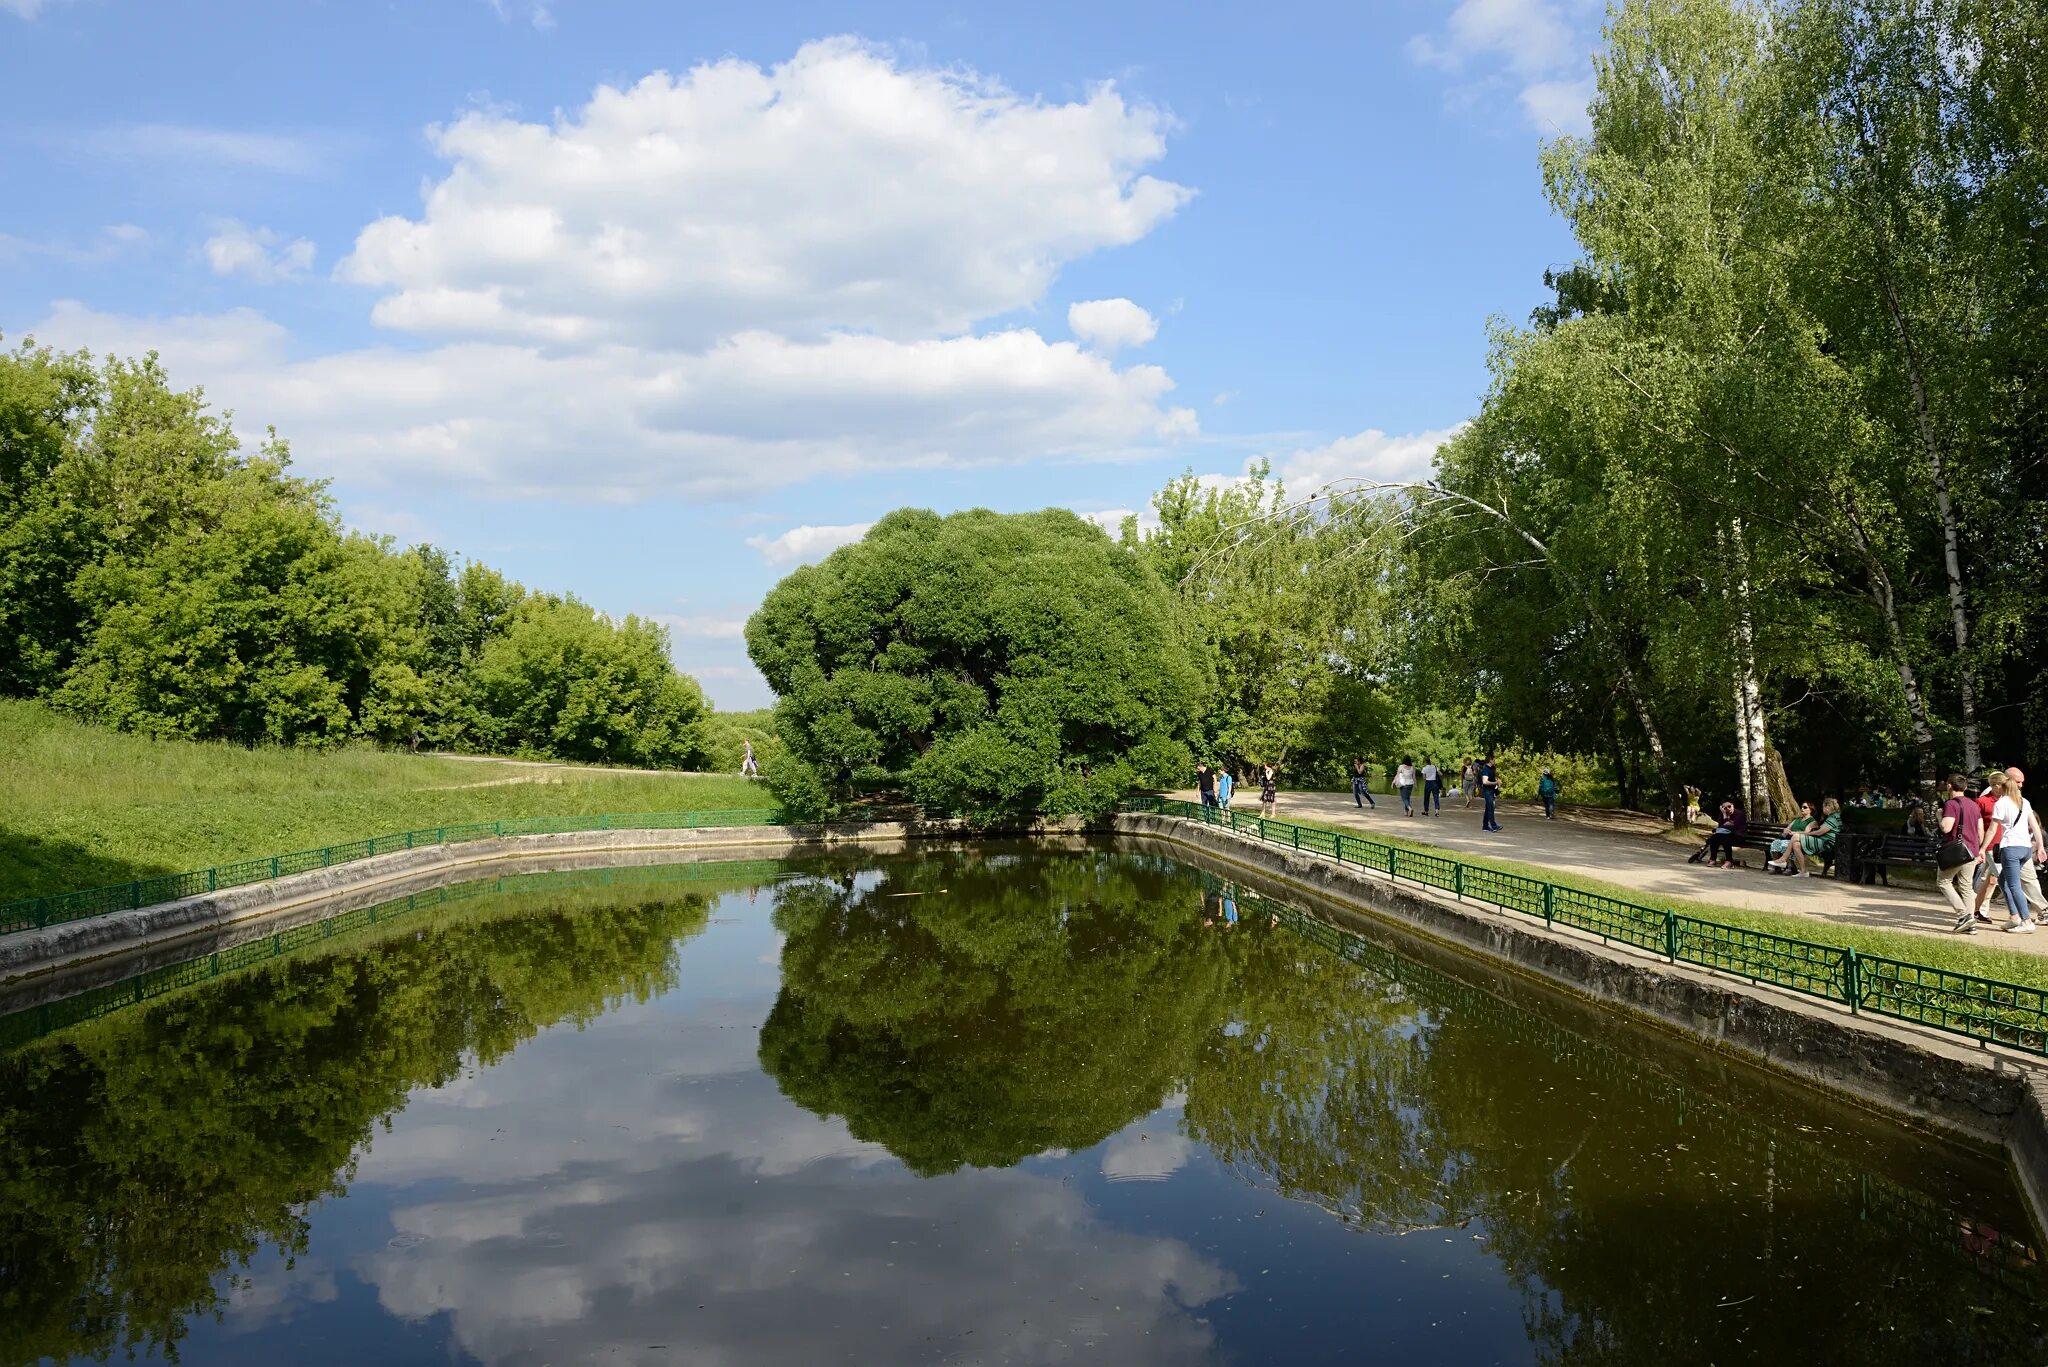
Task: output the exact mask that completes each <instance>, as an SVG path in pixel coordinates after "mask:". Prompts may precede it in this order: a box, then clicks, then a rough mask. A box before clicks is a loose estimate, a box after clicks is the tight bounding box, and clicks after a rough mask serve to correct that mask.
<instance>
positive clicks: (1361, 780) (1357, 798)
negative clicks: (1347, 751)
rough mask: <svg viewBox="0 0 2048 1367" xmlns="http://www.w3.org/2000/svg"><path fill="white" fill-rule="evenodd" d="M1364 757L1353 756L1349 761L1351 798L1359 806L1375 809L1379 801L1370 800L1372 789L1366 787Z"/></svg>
mask: <svg viewBox="0 0 2048 1367" xmlns="http://www.w3.org/2000/svg"><path fill="white" fill-rule="evenodd" d="M1365 774H1366V769H1365V757H1364V756H1363V755H1359V756H1354V757H1353V759H1352V761H1351V800H1352V802H1354V803H1356V804H1357V805H1358V806H1360V807H1372V808H1374V809H1377V808H1378V807H1379V805H1380V804H1379V803H1377V802H1374V801H1373V800H1372V791H1371V789H1369V788H1368V787H1366V782H1365Z"/></svg>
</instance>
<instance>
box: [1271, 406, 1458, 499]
mask: <svg viewBox="0 0 2048 1367" xmlns="http://www.w3.org/2000/svg"><path fill="white" fill-rule="evenodd" d="M1462 430H1464V424H1463V423H1459V424H1456V425H1454V426H1451V427H1441V428H1437V429H1436V430H1434V431H1429V432H1411V433H1408V434H1406V435H1403V436H1388V435H1387V434H1386V433H1385V432H1382V431H1380V430H1379V429H1378V428H1368V429H1367V430H1366V431H1363V432H1360V433H1358V434H1357V435H1355V436H1349V437H1339V438H1338V439H1337V440H1336V441H1333V442H1329V443H1327V444H1325V445H1322V446H1315V447H1310V448H1308V449H1306V450H1300V451H1295V452H1293V453H1291V454H1289V455H1286V456H1283V457H1277V458H1275V459H1274V461H1273V471H1274V473H1275V474H1277V475H1278V476H1279V477H1280V480H1281V482H1282V483H1283V484H1285V485H1286V486H1287V491H1288V494H1289V496H1290V497H1293V498H1301V497H1305V496H1307V495H1309V494H1312V493H1314V492H1316V491H1317V490H1318V489H1321V488H1324V487H1325V486H1327V485H1330V484H1335V483H1337V482H1339V481H1343V480H1365V481H1368V482H1374V483H1388V484H1397V483H1403V482H1407V481H1411V480H1420V479H1427V478H1429V475H1430V472H1431V471H1432V469H1433V468H1434V465H1435V458H1436V451H1437V448H1438V447H1440V446H1442V445H1443V444H1444V443H1445V442H1447V441H1449V440H1450V439H1451V438H1452V437H1454V436H1456V435H1457V434H1458V433H1459V432H1460V431H1462Z"/></svg>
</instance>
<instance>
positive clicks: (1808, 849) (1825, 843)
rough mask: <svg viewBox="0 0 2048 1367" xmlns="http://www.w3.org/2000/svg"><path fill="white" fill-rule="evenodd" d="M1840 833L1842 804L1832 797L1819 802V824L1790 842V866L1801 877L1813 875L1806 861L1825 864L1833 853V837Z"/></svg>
mask: <svg viewBox="0 0 2048 1367" xmlns="http://www.w3.org/2000/svg"><path fill="white" fill-rule="evenodd" d="M1841 833H1842V804H1841V803H1839V802H1837V801H1835V800H1834V799H1833V798H1829V799H1827V800H1826V801H1825V802H1823V803H1821V804H1820V824H1819V825H1818V826H1814V827H1812V828H1811V830H1809V831H1808V832H1806V833H1803V834H1802V835H1800V837H1799V839H1798V840H1796V841H1794V842H1793V843H1792V847H1791V850H1790V854H1791V855H1792V868H1793V870H1794V871H1795V872H1796V873H1798V874H1799V875H1800V876H1801V877H1803V878H1811V877H1813V870H1812V869H1809V868H1808V867H1806V865H1807V861H1808V860H1812V859H1818V860H1820V862H1821V863H1822V864H1823V865H1825V864H1826V863H1827V862H1828V860H1830V859H1832V858H1833V857H1834V854H1835V839H1836V837H1837V836H1839V835H1841Z"/></svg>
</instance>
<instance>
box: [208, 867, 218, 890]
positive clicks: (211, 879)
mask: <svg viewBox="0 0 2048 1367" xmlns="http://www.w3.org/2000/svg"><path fill="white" fill-rule="evenodd" d="M206 890H207V891H208V892H218V891H220V868H219V866H217V865H216V866H215V867H213V868H210V869H208V870H207V871H206Z"/></svg>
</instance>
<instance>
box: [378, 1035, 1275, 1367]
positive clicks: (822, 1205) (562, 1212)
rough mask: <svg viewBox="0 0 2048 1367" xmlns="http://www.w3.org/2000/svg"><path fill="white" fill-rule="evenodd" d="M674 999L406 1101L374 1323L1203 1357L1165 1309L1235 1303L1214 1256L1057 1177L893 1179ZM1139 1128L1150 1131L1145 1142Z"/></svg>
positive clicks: (563, 1341)
mask: <svg viewBox="0 0 2048 1367" xmlns="http://www.w3.org/2000/svg"><path fill="white" fill-rule="evenodd" d="M673 1005H675V1003H671V1004H670V1005H669V1007H668V1008H667V1009H650V1010H635V1011H626V1012H621V1013H619V1014H617V1015H615V1016H612V1017H609V1018H606V1020H604V1021H602V1022H600V1023H599V1024H600V1025H601V1026H603V1027H605V1028H604V1029H603V1033H602V1038H599V1039H593V1038H592V1037H591V1035H590V1034H589V1033H587V1032H586V1033H585V1034H583V1035H582V1036H578V1035H577V1034H576V1033H574V1032H554V1033H552V1034H549V1035H544V1036H542V1037H541V1038H539V1039H536V1040H533V1041H530V1042H529V1043H528V1044H526V1045H524V1046H522V1048H521V1049H520V1050H519V1051H518V1053H517V1054H515V1055H514V1056H512V1057H511V1058H508V1059H506V1060H503V1061H502V1062H501V1063H500V1064H499V1065H498V1066H496V1067H494V1068H491V1069H487V1070H485V1071H484V1072H483V1073H482V1074H481V1076H480V1078H478V1079H475V1080H471V1081H466V1082H464V1083H463V1084H462V1085H460V1086H452V1087H450V1088H443V1089H440V1090H439V1091H430V1092H422V1093H420V1094H418V1095H417V1096H415V1097H414V1098H413V1100H412V1102H411V1105H410V1106H409V1107H408V1109H407V1111H406V1113H405V1116H404V1118H403V1121H402V1122H401V1123H400V1124H399V1125H397V1126H396V1128H395V1129H394V1130H393V1131H392V1132H391V1133H389V1134H382V1135H379V1136H377V1137H376V1139H375V1140H374V1141H373V1142H372V1144H371V1145H370V1146H369V1150H368V1152H367V1153H365V1154H364V1155H363V1158H362V1162H361V1167H360V1170H359V1173H358V1182H359V1183H370V1184H381V1185H386V1186H391V1187H397V1188H400V1190H399V1191H397V1192H396V1193H394V1197H395V1200H394V1214H393V1217H392V1218H393V1223H394V1225H395V1227H396V1231H395V1232H396V1234H397V1237H396V1238H395V1239H394V1240H393V1241H392V1245H391V1246H390V1247H380V1248H377V1249H376V1250H375V1251H373V1252H370V1253H368V1254H367V1255H365V1256H363V1257H361V1258H360V1259H358V1260H357V1262H356V1270H357V1271H358V1272H359V1273H360V1274H361V1275H362V1276H363V1277H364V1279H365V1280H367V1281H368V1282H370V1283H372V1284H373V1285H374V1286H375V1287H376V1288H377V1291H378V1297H379V1300H380V1302H381V1303H382V1305H383V1306H384V1308H385V1309H386V1310H388V1311H390V1312H391V1313H393V1314H397V1315H401V1316H404V1317H406V1318H409V1319H423V1318H426V1317H429V1316H433V1315H436V1314H440V1313H446V1314H447V1315H448V1316H449V1322H450V1324H451V1325H452V1332H453V1333H454V1335H455V1338H456V1341H457V1343H459V1344H460V1346H462V1347H463V1348H465V1349H466V1350H468V1351H469V1352H470V1353H472V1354H474V1355H475V1356H477V1357H478V1358H479V1359H481V1360H482V1361H483V1362H485V1363H487V1364H493V1367H495V1365H496V1364H516V1365H523V1364H539V1363H542V1362H549V1361H552V1362H568V1361H593V1360H605V1361H619V1362H632V1361H637V1360H639V1359H640V1358H641V1357H643V1356H648V1354H647V1353H646V1349H647V1345H649V1344H654V1343H660V1344H664V1345H666V1347H665V1348H664V1349H663V1350H662V1351H661V1352H660V1353H657V1354H653V1355H652V1356H653V1357H656V1358H658V1359H659V1360H661V1361H664V1362H667V1361H690V1362H725V1361H733V1362H738V1361H745V1362H777V1363H780V1362H804V1361H812V1360H819V1361H825V1360H843V1359H844V1358H845V1357H846V1356H847V1352H848V1347H849V1345H855V1344H857V1345H859V1350H858V1356H859V1357H860V1359H861V1360H864V1361H874V1362H897V1361H917V1360H946V1361H973V1360H980V1359H981V1358H984V1357H986V1358H988V1359H991V1360H997V1359H999V1360H1003V1361H1010V1362H1039V1361H1059V1360H1062V1359H1064V1358H1067V1357H1069V1356H1072V1355H1076V1354H1079V1353H1081V1352H1083V1351H1085V1350H1089V1349H1090V1348H1091V1347H1092V1350H1093V1352H1094V1353H1097V1354H1102V1353H1107V1354H1110V1355H1112V1356H1113V1358H1114V1360H1116V1361H1118V1362H1120V1363H1121V1362H1129V1363H1134V1364H1144V1363H1148V1362H1168V1361H1173V1362H1184V1361H1188V1360H1190V1359H1199V1358H1201V1357H1203V1356H1205V1355H1206V1354H1207V1353H1208V1351H1209V1350H1210V1349H1211V1347H1212V1341H1211V1333H1210V1330H1209V1328H1208V1327H1207V1326H1206V1325H1204V1324H1201V1323H1199V1322H1198V1321H1197V1320H1196V1319H1195V1317H1194V1316H1192V1315H1191V1314H1189V1313H1187V1309H1188V1308H1189V1307H1195V1306H1200V1305H1203V1304H1206V1303H1207V1302H1209V1301H1212V1300H1214V1299H1216V1298H1217V1297H1219V1296H1222V1295H1226V1294H1228V1293H1229V1292H1231V1291H1233V1290H1235V1289H1236V1286H1235V1282H1234V1281H1233V1280H1232V1278H1231V1277H1230V1275H1229V1274H1228V1273H1227V1272H1225V1271H1223V1270H1222V1269H1221V1268H1220V1267H1218V1266H1217V1265H1216V1264H1214V1263H1213V1262H1210V1261H1209V1260H1207V1259H1205V1258H1203V1257H1201V1256H1200V1255H1198V1254H1196V1253H1195V1252H1194V1251H1193V1250H1191V1249H1190V1248H1188V1247H1187V1246H1186V1245H1184V1244H1182V1243H1180V1242H1178V1241H1176V1240H1172V1239H1163V1238H1156V1237H1150V1236H1143V1235H1135V1234H1127V1233H1122V1232H1119V1231H1117V1230H1114V1229H1111V1228H1109V1227H1107V1226H1105V1225H1104V1224H1102V1223H1101V1222H1100V1221H1099V1220H1098V1219H1097V1218H1096V1216H1095V1214H1094V1212H1093V1211H1092V1210H1091V1209H1090V1208H1089V1206H1088V1204H1087V1202H1086V1201H1085V1200H1084V1199H1083V1198H1082V1197H1081V1195H1080V1194H1079V1192H1078V1191H1077V1190H1076V1189H1075V1188H1074V1187H1072V1186H1071V1185H1069V1184H1067V1183H1065V1182H1062V1181H1060V1180H1059V1179H1057V1178H1053V1177H1048V1176H1042V1175H1036V1174H1032V1173H1028V1172H1024V1171H1019V1170H1010V1171H987V1170H971V1171H965V1172H960V1173H956V1174H953V1175H951V1176H949V1177H946V1178H941V1179H936V1180H932V1181H922V1180H918V1179H914V1178H912V1177H910V1176H909V1175H908V1174H906V1173H904V1172H903V1171H902V1169H900V1168H899V1167H897V1166H895V1165H894V1163H893V1161H892V1160H889V1159H888V1155H887V1153H886V1152H885V1151H884V1150H882V1149H881V1148H880V1147H879V1146H876V1145H872V1144H864V1143H861V1142H859V1141H857V1140H855V1139H854V1138H853V1137H852V1136H851V1134H849V1133H848V1131H847V1129H846V1125H845V1123H844V1122H843V1121H841V1120H839V1119H837V1118H832V1119H821V1118H819V1117H817V1116H814V1115H812V1114H811V1113H809V1112H808V1111H804V1110H802V1109H800V1108H798V1107H796V1106H793V1105H792V1104H790V1102H789V1101H788V1100H787V1099H785V1098H784V1097H783V1096H782V1095H781V1093H780V1091H779V1090H778V1089H777V1088H776V1086H775V1084H774V1082H773V1081H772V1080H771V1079H769V1078H768V1077H766V1076H765V1075H763V1074H762V1073H761V1072H759V1071H758V1069H757V1066H756V1064H755V1051H756V1048H757V1045H758V1034H757V1031H756V1030H755V1028H754V1026H755V1025H756V1023H757V1022H758V1019H759V1013H760V1010H761V1005H760V1003H758V1002H755V1003H752V1004H748V1003H743V1002H730V1001H727V1002H718V1001H709V1000H700V1001H698V1002H694V1003H690V1004H689V1005H688V1008H687V1009H686V1010H680V1011H679V1010H675V1009H672V1008H673ZM742 1021H743V1022H744V1028H737V1027H739V1026H740V1023H741V1022H742ZM480 1098H481V1099H482V1100H480ZM1148 1123H1149V1124H1150V1126H1151V1129H1153V1130H1156V1131H1159V1133H1158V1134H1155V1135H1154V1136H1153V1138H1152V1139H1151V1140H1149V1141H1142V1142H1141V1141H1139V1140H1137V1139H1136V1138H1135V1136H1136V1135H1137V1134H1139V1133H1141V1132H1144V1131H1145V1127H1146V1125H1147V1124H1148ZM1169 1137H1170V1139H1171V1141H1173V1142H1177V1143H1178V1144H1179V1145H1180V1146H1181V1148H1182V1150H1183V1152H1182V1153H1181V1156H1180V1158H1179V1159H1177V1160H1176V1161H1175V1163H1174V1166H1176V1167H1177V1166H1178V1165H1179V1162H1181V1161H1185V1152H1184V1150H1185V1146H1186V1141H1185V1140H1184V1139H1180V1137H1179V1136H1178V1134H1177V1133H1175V1121H1174V1119H1173V1118H1172V1117H1171V1116H1155V1117H1152V1118H1150V1120H1149V1122H1147V1121H1140V1122H1138V1124H1136V1125H1134V1126H1132V1127H1131V1128H1130V1129H1129V1130H1127V1131H1126V1133H1125V1135H1124V1136H1121V1137H1120V1140H1121V1139H1125V1138H1128V1139H1129V1140H1130V1142H1131V1144H1132V1145H1134V1146H1141V1147H1143V1148H1144V1149H1146V1150H1151V1149H1154V1148H1156V1147H1159V1146H1160V1143H1161V1140H1162V1139H1168V1138H1169ZM1113 1147H1114V1145H1113ZM1141 1158H1142V1159H1143V1160H1146V1161H1152V1162H1154V1163H1155V1165H1156V1162H1157V1161H1158V1160H1157V1159H1155V1157H1154V1155H1152V1154H1150V1153H1146V1154H1144V1155H1141ZM1113 1161H1115V1162H1131V1163H1137V1162H1138V1161H1139V1160H1138V1159H1131V1160H1122V1159H1116V1158H1114V1156H1113V1155H1108V1154H1106V1155H1105V1160H1104V1162H1105V1170H1106V1171H1107V1170H1108V1166H1109V1164H1110V1163H1111V1162H1113ZM1161 1175H1163V1174H1161ZM427 1182H431V1183H433V1184H434V1190H433V1192H432V1193H431V1195H430V1196H426V1197H423V1198H422V1199H416V1200H411V1201H408V1200H407V1198H406V1194H405V1192H404V1191H403V1188H405V1187H409V1186H412V1185H413V1184H416V1183H427ZM450 1183H459V1184H460V1186H459V1187H458V1188H457V1194H454V1195H446V1194H444V1193H445V1192H446V1191H447V1190H448V1186H447V1184H450ZM700 1307H701V1308H700Z"/></svg>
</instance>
